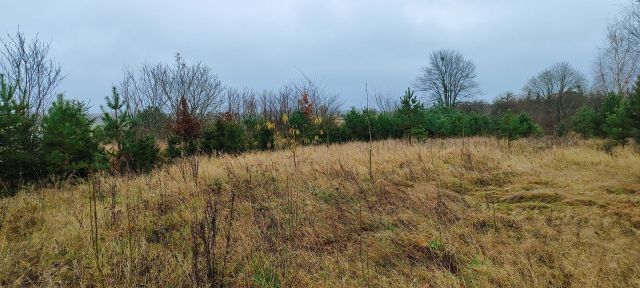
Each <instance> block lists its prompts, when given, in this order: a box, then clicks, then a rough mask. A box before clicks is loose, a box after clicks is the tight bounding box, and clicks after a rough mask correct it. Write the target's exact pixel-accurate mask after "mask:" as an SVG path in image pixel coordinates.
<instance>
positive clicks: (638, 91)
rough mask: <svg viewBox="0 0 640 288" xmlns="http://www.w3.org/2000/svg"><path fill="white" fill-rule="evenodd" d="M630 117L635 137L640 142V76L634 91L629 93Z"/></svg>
mask: <svg viewBox="0 0 640 288" xmlns="http://www.w3.org/2000/svg"><path fill="white" fill-rule="evenodd" d="M629 117H630V118H631V125H632V126H633V132H632V133H633V137H634V138H635V140H636V143H637V144H640V76H638V80H637V81H636V85H635V87H634V89H633V93H631V95H629Z"/></svg>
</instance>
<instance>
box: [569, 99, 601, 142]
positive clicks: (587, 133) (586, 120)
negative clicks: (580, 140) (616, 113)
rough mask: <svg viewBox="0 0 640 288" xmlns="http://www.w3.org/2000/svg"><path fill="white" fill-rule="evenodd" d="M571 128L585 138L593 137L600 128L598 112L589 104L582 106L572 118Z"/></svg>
mask: <svg viewBox="0 0 640 288" xmlns="http://www.w3.org/2000/svg"><path fill="white" fill-rule="evenodd" d="M571 129H572V130H573V131H575V132H576V133H578V134H580V135H582V136H583V137H585V138H589V137H593V136H594V135H596V133H597V129H598V114H597V112H596V111H595V110H594V109H593V108H591V107H589V106H582V107H581V108H580V109H579V110H578V112H576V115H575V116H574V117H573V119H572V120H571Z"/></svg>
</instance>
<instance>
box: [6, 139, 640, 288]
mask: <svg viewBox="0 0 640 288" xmlns="http://www.w3.org/2000/svg"><path fill="white" fill-rule="evenodd" d="M637 149H638V148H637V147H635V146H629V145H628V146H626V147H624V148H622V147H620V146H618V147H615V148H614V149H613V150H608V149H606V144H605V142H604V141H603V140H580V139H577V138H570V137H569V138H537V139H520V140H517V141H513V142H511V143H509V144H508V143H507V142H506V141H504V140H496V139H493V138H483V137H475V138H458V139H429V140H426V141H421V142H414V143H408V142H406V141H399V140H398V141H395V140H389V141H379V142H374V143H373V144H372V153H371V156H372V157H371V166H369V144H368V143H364V142H350V143H346V144H336V145H330V146H324V145H317V146H307V147H301V148H298V149H296V151H295V156H296V157H295V159H294V158H293V155H294V153H293V152H292V151H291V150H283V151H276V152H252V153H247V154H242V155H240V156H221V157H207V156H200V157H190V158H184V159H178V160H177V161H176V162H175V163H174V164H171V165H165V166H163V167H161V168H158V169H155V170H154V171H153V172H151V173H149V174H148V175H140V176H136V175H100V176H94V177H92V178H90V179H88V180H86V181H85V180H79V183H75V184H58V185H55V186H53V187H48V188H38V189H36V188H33V189H25V190H23V191H21V192H19V193H18V194H17V195H16V196H14V197H10V198H4V199H0V286H2V287H24V286H39V287H51V286H71V287H94V286H98V287H133V286H135V287H142V286H145V287H193V286H209V287H223V286H224V287H640V264H639V263H640V237H639V233H640V153H638V150H637ZM370 167H371V169H370ZM370 173H371V175H370ZM371 176H372V177H371Z"/></svg>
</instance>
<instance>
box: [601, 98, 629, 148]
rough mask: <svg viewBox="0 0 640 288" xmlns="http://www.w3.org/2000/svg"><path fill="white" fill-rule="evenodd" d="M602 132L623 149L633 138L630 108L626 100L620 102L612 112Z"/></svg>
mask: <svg viewBox="0 0 640 288" xmlns="http://www.w3.org/2000/svg"><path fill="white" fill-rule="evenodd" d="M604 130H605V131H606V132H607V136H608V137H609V138H611V139H613V140H614V141H616V142H618V143H620V144H622V146H623V147H624V145H626V144H627V142H628V139H629V138H631V137H632V136H633V121H632V118H631V106H630V104H629V101H628V100H627V99H623V100H622V101H620V103H618V107H616V108H615V110H614V112H613V113H612V114H610V115H609V116H608V117H607V119H606V121H605V128H604Z"/></svg>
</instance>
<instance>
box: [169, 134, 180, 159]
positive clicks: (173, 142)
mask: <svg viewBox="0 0 640 288" xmlns="http://www.w3.org/2000/svg"><path fill="white" fill-rule="evenodd" d="M180 144H181V139H180V137H179V136H177V135H171V136H169V139H167V157H168V158H169V159H174V158H178V157H182V147H181V145H180Z"/></svg>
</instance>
